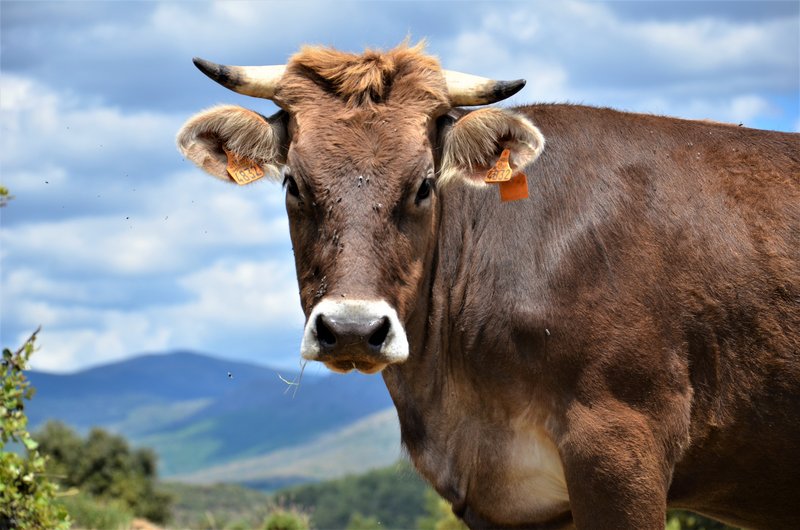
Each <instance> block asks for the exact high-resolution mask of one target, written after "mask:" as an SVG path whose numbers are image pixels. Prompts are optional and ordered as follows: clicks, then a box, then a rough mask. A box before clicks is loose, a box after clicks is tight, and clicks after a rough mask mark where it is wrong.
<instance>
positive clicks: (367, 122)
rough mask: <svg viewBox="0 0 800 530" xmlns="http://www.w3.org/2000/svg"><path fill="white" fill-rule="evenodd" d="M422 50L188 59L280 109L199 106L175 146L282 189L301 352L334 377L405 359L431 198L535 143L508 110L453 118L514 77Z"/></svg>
mask: <svg viewBox="0 0 800 530" xmlns="http://www.w3.org/2000/svg"><path fill="white" fill-rule="evenodd" d="M421 48H422V47H421V46H420V45H418V46H415V47H409V46H406V45H401V46H399V47H397V48H395V49H393V50H391V51H388V52H385V53H381V52H373V51H367V52H366V53H364V54H363V55H355V54H348V53H342V52H339V51H336V50H331V49H324V48H304V49H303V50H301V51H300V53H298V54H296V55H295V56H294V57H292V59H291V60H290V62H289V63H288V64H287V65H285V66H261V67H231V66H221V65H216V64H213V63H209V62H207V61H203V60H200V59H196V60H195V64H196V65H197V66H198V67H199V68H200V69H201V70H202V71H203V72H204V73H205V74H207V75H208V76H209V77H211V78H212V79H214V80H215V81H217V82H219V83H220V84H222V85H224V86H226V87H228V88H230V89H232V90H235V91H237V92H240V93H244V94H248V95H251V96H256V97H262V98H268V99H271V100H272V101H274V102H275V103H276V104H277V105H278V106H279V107H280V108H281V109H282V110H281V111H279V112H278V113H277V114H275V115H274V116H272V117H269V118H266V117H264V116H261V115H260V114H258V113H256V112H253V111H250V110H247V109H244V108H241V107H233V106H222V107H216V108H212V109H210V110H207V111H205V112H202V113H200V114H198V115H196V116H194V117H193V118H191V119H190V120H189V121H188V122H187V123H186V124H185V125H184V127H183V128H182V129H181V131H180V132H179V134H178V146H179V148H180V150H181V151H182V152H183V153H184V155H185V156H187V157H188V158H189V159H191V160H192V161H194V162H195V163H196V164H197V165H198V166H200V167H201V168H203V169H204V170H205V171H207V172H208V173H210V174H211V175H214V176H216V177H218V178H220V179H223V180H231V178H230V176H229V175H228V172H227V170H226V164H227V160H228V158H227V157H228V155H227V153H226V151H227V152H228V153H232V155H231V156H235V157H238V158H241V159H245V160H249V161H251V162H252V163H255V164H258V165H260V166H261V168H262V169H263V170H264V172H265V173H267V174H268V175H269V176H271V177H272V178H273V179H275V180H281V181H282V182H283V184H284V187H285V193H286V210H287V213H288V216H289V225H290V231H291V238H292V243H293V246H294V253H295V262H296V266H297V276H298V282H299V286H300V298H301V302H302V305H303V310H304V312H305V315H306V317H307V321H306V327H305V332H304V336H303V340H302V346H301V350H302V356H303V357H304V358H305V359H310V360H319V361H322V362H324V363H325V364H326V365H327V366H328V367H329V368H331V369H333V370H336V371H349V370H351V369H353V368H355V369H358V370H361V371H363V372H367V373H373V372H376V371H379V370H381V369H382V368H384V367H385V366H387V365H388V364H391V363H398V362H403V361H404V360H405V359H406V358H407V357H408V355H409V341H408V337H407V335H406V327H407V326H406V324H407V323H408V320H409V319H410V318H411V315H412V314H413V313H414V310H415V308H417V306H418V303H419V300H420V298H421V296H422V294H423V291H424V288H425V284H426V281H427V280H428V271H429V270H430V264H431V260H432V258H433V255H434V249H435V242H436V234H437V231H438V229H439V226H438V220H439V217H438V214H437V201H439V200H440V197H438V195H439V194H442V193H446V188H447V187H448V186H452V185H459V183H462V182H466V183H472V184H475V185H483V184H482V177H483V175H484V174H485V172H486V170H487V169H488V168H489V167H491V165H492V164H493V163H494V161H495V160H496V158H497V156H498V155H499V154H500V152H501V151H502V150H503V149H504V148H507V147H508V148H510V149H511V152H512V158H511V163H512V166H518V167H522V166H524V165H526V164H527V163H529V162H530V161H532V160H533V159H535V158H536V157H537V156H538V155H539V153H540V151H541V149H542V147H543V138H542V136H541V134H540V133H539V131H538V129H536V127H534V126H533V125H532V124H531V123H530V122H529V121H528V120H527V119H525V118H524V117H522V116H519V115H517V114H515V113H513V112H510V111H506V110H501V109H496V108H484V109H480V110H475V111H473V112H470V113H465V112H463V111H460V112H459V113H458V115H454V114H453V112H452V111H453V109H454V108H455V107H457V106H460V105H483V104H488V103H493V102H495V101H499V100H502V99H504V98H506V97H509V96H511V95H512V94H514V93H515V92H517V91H518V90H519V89H521V88H522V86H523V85H524V81H523V80H518V81H511V82H502V81H492V80H489V79H485V78H479V77H475V76H467V75H464V74H458V73H454V72H448V71H444V70H442V69H441V68H440V66H439V64H438V62H437V61H436V60H435V59H434V58H432V57H430V56H427V55H424V54H423V53H422V49H421Z"/></svg>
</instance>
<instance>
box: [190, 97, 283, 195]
mask: <svg viewBox="0 0 800 530" xmlns="http://www.w3.org/2000/svg"><path fill="white" fill-rule="evenodd" d="M286 131H287V127H286V113H285V112H283V111H280V112H278V113H277V114H275V115H274V116H272V117H270V118H265V117H264V116H262V115H261V114H258V113H257V112H254V111H252V110H248V109H245V108H242V107H237V106H234V105H221V106H218V107H213V108H210V109H208V110H205V111H203V112H200V113H198V114H195V115H194V116H192V118H190V119H189V121H187V122H186V123H185V124H184V125H183V127H181V130H180V131H178V136H177V138H176V142H177V144H178V150H179V151H180V152H181V153H183V155H184V156H185V157H186V158H188V159H189V160H191V161H192V162H194V163H195V164H197V166H198V167H200V168H201V169H202V170H203V171H205V172H206V173H208V174H210V175H213V176H215V177H217V178H219V179H222V180H226V181H229V182H233V179H232V178H231V177H230V175H229V174H228V171H227V165H228V156H227V154H226V153H225V150H226V149H227V150H228V151H229V152H231V153H233V154H234V155H236V157H237V158H239V159H241V160H249V161H253V162H255V163H256V164H258V165H259V166H261V168H262V169H263V170H264V174H265V175H266V176H267V177H268V178H272V179H273V180H279V179H280V178H281V168H282V166H283V164H285V163H286V147H287V145H288V141H287V140H288V134H287V132H286Z"/></svg>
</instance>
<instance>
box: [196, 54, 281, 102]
mask: <svg viewBox="0 0 800 530" xmlns="http://www.w3.org/2000/svg"><path fill="white" fill-rule="evenodd" d="M192 62H193V63H194V65H195V66H196V67H197V68H198V69H199V70H200V71H201V72H203V73H204V74H206V75H207V76H208V77H210V78H211V79H213V80H214V81H216V82H217V83H219V84H220V85H222V86H224V87H225V88H229V89H231V90H233V91H234V92H238V93H240V94H244V95H246V96H253V97H257V98H264V99H272V98H273V97H274V96H275V90H276V89H277V87H278V83H279V82H280V80H281V77H283V73H284V72H285V71H286V65H283V64H281V65H275V66H226V65H224V64H217V63H212V62H211V61H206V60H205V59H201V58H199V57H195V58H194V59H192Z"/></svg>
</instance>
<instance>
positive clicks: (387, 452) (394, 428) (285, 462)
mask: <svg viewBox="0 0 800 530" xmlns="http://www.w3.org/2000/svg"><path fill="white" fill-rule="evenodd" d="M399 456H400V424H399V423H398V421H397V412H396V411H395V409H394V407H392V408H388V409H385V410H382V411H380V412H376V413H374V414H371V415H369V416H367V417H365V418H362V419H360V420H358V421H355V422H353V423H351V424H349V425H347V426H345V427H343V428H341V429H337V430H334V431H332V432H328V433H326V434H323V435H322V436H320V437H318V438H315V439H313V440H311V441H309V442H306V443H303V444H299V445H293V446H291V447H283V448H280V449H277V450H274V451H271V452H269V453H266V454H264V455H260V456H254V457H251V458H242V459H238V460H234V461H233V462H230V463H228V464H221V465H216V466H212V467H209V468H205V469H201V470H200V471H195V472H194V473H189V474H186V475H177V476H174V477H172V480H178V481H181V482H187V483H192V484H214V483H218V482H238V483H241V484H245V485H248V486H250V487H253V488H257V489H272V488H274V487H276V486H281V485H284V484H286V483H293V482H316V481H320V480H326V479H331V478H337V477H340V476H341V475H342V472H341V471H342V469H343V468H346V469H347V472H348V473H363V472H365V471H369V470H371V469H376V468H379V467H383V466H386V465H387V462H388V463H392V462H395V461H396V460H397V459H398V457H399Z"/></svg>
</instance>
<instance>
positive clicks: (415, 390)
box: [178, 46, 800, 529]
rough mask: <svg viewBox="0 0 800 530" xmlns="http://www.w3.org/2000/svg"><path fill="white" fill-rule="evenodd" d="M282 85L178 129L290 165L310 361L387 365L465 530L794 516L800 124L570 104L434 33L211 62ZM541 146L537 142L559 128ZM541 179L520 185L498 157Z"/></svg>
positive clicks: (224, 79) (203, 153)
mask: <svg viewBox="0 0 800 530" xmlns="http://www.w3.org/2000/svg"><path fill="white" fill-rule="evenodd" d="M196 62H197V65H198V66H199V67H200V69H201V70H203V72H205V73H206V74H208V75H209V76H210V77H212V78H213V79H214V80H216V81H218V82H220V83H221V84H223V85H225V86H227V87H228V88H231V89H233V90H236V91H238V92H241V93H245V94H250V95H253V96H258V97H265V98H269V99H271V100H272V101H274V102H275V103H276V104H278V106H280V107H281V108H282V109H283V110H282V111H280V112H278V113H277V114H276V115H274V116H272V117H271V118H264V117H262V116H260V115H259V114H257V113H255V112H252V111H249V110H245V109H242V108H238V107H219V108H214V109H211V110H209V111H206V112H203V113H201V114H199V115H197V116H195V117H194V118H192V119H191V120H190V121H189V122H188V123H187V124H186V125H185V126H184V128H183V129H182V130H181V132H180V133H179V136H178V143H179V146H180V149H181V150H182V152H183V153H185V154H186V156H187V157H189V158H190V159H192V160H193V161H194V162H196V163H197V164H198V165H200V166H201V167H203V168H204V169H205V170H206V171H208V172H209V173H211V174H212V175H215V176H217V177H219V178H221V179H224V180H230V177H229V176H228V173H227V172H226V169H225V166H226V155H225V153H224V151H223V148H225V149H227V150H229V151H231V152H232V153H233V155H232V156H235V157H238V158H241V159H243V160H245V161H248V160H249V161H252V163H257V164H259V165H260V166H261V167H262V168H263V169H264V171H266V172H267V173H268V174H270V175H272V176H273V177H276V178H280V176H281V175H282V176H283V178H284V184H285V187H286V209H287V212H288V215H289V221H290V230H291V237H292V242H293V244H294V252H295V259H296V265H297V274H298V280H299V285H300V296H301V300H302V304H303V309H304V311H305V314H306V316H307V318H308V319H307V324H306V329H305V333H304V337H303V342H302V355H303V357H305V358H306V359H315V360H320V361H322V362H324V363H325V364H326V365H327V366H328V367H330V368H331V369H333V370H336V371H348V370H350V369H353V368H355V369H358V370H361V371H363V372H367V373H372V372H377V371H382V374H383V377H384V380H385V382H386V385H387V387H388V389H389V392H390V393H391V395H392V398H393V400H394V403H395V405H396V407H397V411H398V415H399V418H400V425H401V430H402V439H403V443H404V445H405V447H406V448H407V449H408V452H409V454H410V456H411V459H412V460H413V462H414V464H415V465H416V467H417V468H418V469H419V471H420V472H421V473H422V475H423V476H424V477H425V478H426V479H427V480H429V481H430V482H431V484H433V486H434V487H435V488H436V490H437V491H438V492H439V493H440V494H441V495H442V496H444V497H445V498H446V499H447V500H448V501H450V502H451V503H452V505H453V510H454V511H455V513H456V514H458V515H459V516H460V517H462V518H463V519H464V520H465V521H466V522H467V524H469V525H470V526H471V527H473V528H489V527H509V528H558V527H562V526H570V525H571V524H574V525H575V526H577V527H578V528H615V529H621V528H630V529H634V528H635V529H642V528H648V529H663V528H664V516H665V510H666V508H667V506H675V507H683V508H689V509H692V510H696V511H699V512H702V513H705V514H708V515H710V516H712V517H716V518H719V519H721V520H723V521H726V522H729V523H732V524H736V525H744V526H750V527H758V528H800V138H799V137H798V135H796V134H785V133H779V132H769V131H759V130H752V129H747V128H739V127H731V126H726V125H716V124H710V123H703V122H696V121H686V120H677V119H671V118H665V117H660V116H649V115H640V114H627V113H621V112H616V111H613V110H609V109H598V108H588V107H581V106H575V105H535V106H529V107H521V108H516V109H513V110H512V109H498V108H481V109H479V110H472V111H465V110H463V109H457V108H455V107H457V106H459V105H466V106H472V105H481V104H486V103H492V102H495V101H498V100H501V99H503V98H505V97H508V96H509V95H511V94H512V93H513V92H515V91H516V90H518V89H519V88H521V86H522V84H523V82H510V83H503V82H492V81H490V80H486V79H482V78H474V77H471V76H466V77H465V76H463V75H459V74H456V73H453V72H447V71H443V70H441V68H440V67H439V65H438V63H437V62H436V61H435V60H434V59H433V58H431V57H429V56H426V55H424V54H423V53H422V51H421V49H420V48H419V47H414V48H410V47H407V46H400V47H398V48H396V49H394V50H391V51H389V52H386V53H379V52H372V51H368V52H367V53H365V54H363V55H353V54H346V53H341V52H338V51H335V50H330V49H320V48H305V49H303V50H302V51H301V52H300V53H298V54H297V55H295V56H294V57H292V59H291V61H290V62H289V64H288V65H286V66H285V67H283V66H282V67H226V66H219V65H214V64H213V63H208V62H205V61H201V60H197V61H196ZM545 138H546V139H547V147H546V148H545V147H544V139H545ZM504 148H508V149H510V151H511V165H512V166H513V167H515V168H517V169H523V168H524V171H525V173H526V174H527V176H528V180H529V182H530V187H531V196H530V199H528V200H521V201H516V202H509V203H501V202H500V201H499V200H498V197H497V192H496V191H495V190H494V189H492V187H488V186H486V185H484V184H483V181H482V179H483V176H484V175H485V173H486V171H487V169H488V168H490V167H491V166H492V165H493V163H494V161H495V160H496V159H497V157H498V155H499V154H500V152H501V151H502V150H503V149H504Z"/></svg>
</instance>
